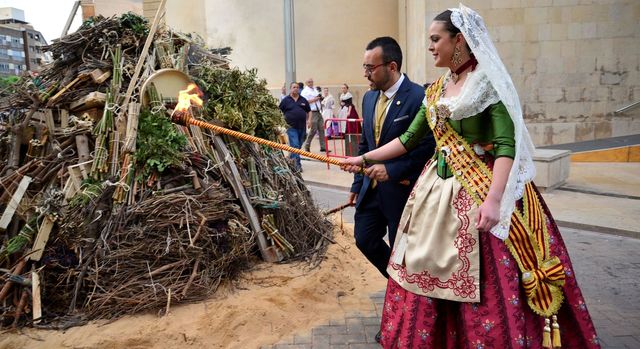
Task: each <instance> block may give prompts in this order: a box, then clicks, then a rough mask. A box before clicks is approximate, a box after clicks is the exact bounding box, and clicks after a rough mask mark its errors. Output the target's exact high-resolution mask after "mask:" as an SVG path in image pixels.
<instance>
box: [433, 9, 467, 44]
mask: <svg viewBox="0 0 640 349" xmlns="http://www.w3.org/2000/svg"><path fill="white" fill-rule="evenodd" d="M433 20H434V21H438V22H444V29H445V30H446V31H448V32H449V34H450V35H451V37H454V36H456V34H458V33H460V29H458V28H457V27H456V26H455V25H453V22H451V10H446V11H444V12H442V13H440V14H439V15H437V16H436V18H434V19H433Z"/></svg>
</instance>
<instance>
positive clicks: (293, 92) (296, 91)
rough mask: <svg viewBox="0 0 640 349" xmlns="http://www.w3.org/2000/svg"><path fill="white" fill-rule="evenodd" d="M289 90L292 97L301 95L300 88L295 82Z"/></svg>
mask: <svg viewBox="0 0 640 349" xmlns="http://www.w3.org/2000/svg"><path fill="white" fill-rule="evenodd" d="M289 89H290V90H291V92H289V93H290V94H291V95H292V96H297V95H298V94H300V87H299V86H298V83H297V82H294V83H293V84H291V86H290V87H289Z"/></svg>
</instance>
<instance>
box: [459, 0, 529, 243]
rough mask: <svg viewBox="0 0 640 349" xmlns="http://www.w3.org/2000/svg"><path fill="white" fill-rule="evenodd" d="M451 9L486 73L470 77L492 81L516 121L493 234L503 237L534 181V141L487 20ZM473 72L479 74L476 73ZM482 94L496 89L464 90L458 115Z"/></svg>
mask: <svg viewBox="0 0 640 349" xmlns="http://www.w3.org/2000/svg"><path fill="white" fill-rule="evenodd" d="M451 11H452V13H451V21H452V22H453V25H455V26H456V27H457V28H458V29H460V31H461V32H462V35H463V36H464V38H465V39H466V41H467V44H468V45H469V47H470V48H471V51H472V52H473V54H474V56H475V57H476V59H477V60H478V67H482V68H481V69H482V72H483V74H482V75H483V76H476V77H474V76H470V78H471V79H474V78H477V79H478V81H477V82H476V83H477V84H480V85H481V84H482V83H483V81H484V77H486V80H487V81H488V82H489V83H490V87H491V88H492V89H493V90H494V91H495V93H496V94H497V96H498V98H499V100H500V101H502V103H503V104H504V105H505V107H506V108H507V111H508V112H509V115H510V116H511V120H513V124H514V130H515V141H516V155H515V158H514V159H513V166H512V167H511V172H510V173H509V179H508V180H507V184H506V186H505V189H504V194H503V195H502V201H501V202H500V222H499V223H498V224H497V225H496V226H495V227H493V228H492V229H491V233H492V234H493V235H495V236H496V237H498V238H500V239H503V240H504V239H506V238H507V237H508V236H509V225H510V223H511V214H512V213H513V210H514V208H515V203H516V201H517V200H519V199H520V198H522V195H523V192H524V186H525V184H526V183H527V182H530V181H532V180H533V177H535V174H536V171H535V167H534V165H533V159H532V154H533V151H534V147H533V142H531V138H530V136H529V132H528V131H527V128H526V126H525V124H524V119H523V118H522V107H521V106H520V99H519V97H518V93H517V92H516V88H515V86H514V85H513V81H511V77H510V76H509V73H508V72H507V69H506V68H505V66H504V64H503V63H502V60H501V59H500V56H499V55H498V51H497V50H496V48H495V46H494V45H493V42H492V41H491V37H490V36H489V32H488V31H487V28H486V26H485V25H484V20H483V19H482V17H480V15H479V14H478V13H476V12H475V11H474V10H472V9H470V8H468V7H466V6H464V5H462V4H460V8H454V9H451ZM474 75H480V74H477V73H476V74H474ZM465 85H466V82H465ZM465 89H467V88H466V86H464V85H463V90H465ZM485 90H486V89H485ZM483 93H489V94H490V96H489V97H490V99H492V98H493V92H486V91H485V92H483V91H462V92H461V96H466V97H461V98H459V100H458V101H456V103H457V104H458V106H457V107H456V108H458V110H457V117H461V118H464V117H465V116H468V115H467V114H468V112H467V110H466V109H467V107H465V105H467V106H469V108H475V107H476V106H479V105H482V104H484V103H479V102H476V101H475V99H476V98H480V97H481V96H482V94H483ZM467 98H469V100H468V101H465V99H467ZM494 103H495V102H494ZM490 104H491V103H490ZM490 104H488V105H490ZM488 105H487V106H488ZM472 115H473V114H472Z"/></svg>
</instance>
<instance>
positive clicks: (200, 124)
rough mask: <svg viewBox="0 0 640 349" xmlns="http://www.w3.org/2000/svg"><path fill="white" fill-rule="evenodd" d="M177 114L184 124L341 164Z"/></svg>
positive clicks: (176, 116)
mask: <svg viewBox="0 0 640 349" xmlns="http://www.w3.org/2000/svg"><path fill="white" fill-rule="evenodd" d="M175 114H177V113H174V117H173V119H174V121H180V122H181V123H184V124H191V125H194V126H198V127H201V128H206V129H209V130H212V131H214V132H218V133H222V134H225V135H228V136H231V137H234V138H239V139H242V140H244V141H248V142H254V143H258V144H262V145H266V146H268V147H271V148H276V149H280V150H285V151H288V152H290V153H295V154H299V155H302V156H305V157H308V158H312V159H316V160H320V161H322V162H326V163H330V164H333V165H336V166H340V160H338V159H331V158H329V157H327V156H324V155H319V154H315V153H312V152H308V151H304V150H301V149H298V148H294V147H290V146H288V145H286V144H282V143H278V142H273V141H270V140H267V139H264V138H259V137H255V136H251V135H248V134H246V133H242V132H238V131H234V130H230V129H228V128H224V127H221V126H216V125H213V124H210V123H208V122H204V121H201V120H197V119H194V118H192V117H190V116H188V115H187V113H181V114H182V115H179V116H178V115H175ZM176 119H179V120H176Z"/></svg>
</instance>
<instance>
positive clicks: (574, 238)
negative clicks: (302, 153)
mask: <svg viewBox="0 0 640 349" xmlns="http://www.w3.org/2000/svg"><path fill="white" fill-rule="evenodd" d="M323 190H327V191H332V190H333V189H319V188H312V192H314V196H316V199H317V200H318V202H319V203H320V205H323V204H324V205H326V206H327V207H332V205H334V204H335V203H334V202H329V201H327V199H326V198H327V197H328V196H329V194H335V193H333V192H325V193H322V191H323ZM323 200H325V201H323ZM334 206H335V205H334ZM349 216H350V215H345V218H347V217H349ZM561 232H562V235H563V238H564V240H565V243H566V245H567V247H568V249H569V254H570V256H571V259H572V262H573V267H574V269H575V271H576V275H577V278H578V282H579V284H580V287H581V289H582V292H583V295H584V297H585V299H586V302H587V306H588V308H589V311H590V313H591V316H592V318H593V321H594V324H595V327H596V330H597V332H598V336H599V337H600V340H601V343H602V348H604V349H623V348H625V349H639V348H640V253H639V251H640V240H638V239H633V238H627V237H619V236H614V235H607V234H600V233H595V232H589V231H583V230H576V229H570V228H561ZM383 301H384V290H380V291H379V292H377V293H375V294H373V295H371V302H372V303H373V304H374V306H375V309H376V312H375V313H370V314H357V313H353V314H347V315H346V316H345V317H344V318H339V319H333V320H331V321H329V322H328V323H327V324H324V325H321V326H318V327H315V328H313V329H310V330H309V331H308V332H307V333H299V334H297V335H295V336H293V337H292V338H288V339H285V340H284V341H281V342H280V343H276V344H274V345H271V346H265V347H263V348H265V349H266V348H268V349H325V348H326V349H364V348H380V346H379V345H378V344H377V343H376V342H375V339H374V337H375V334H376V332H377V331H378V329H379V325H380V313H381V311H382V303H383Z"/></svg>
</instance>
